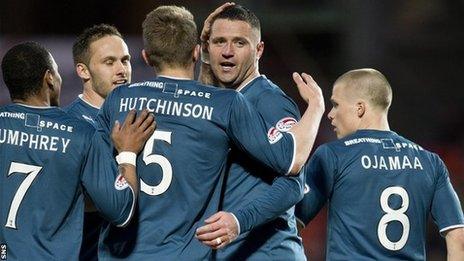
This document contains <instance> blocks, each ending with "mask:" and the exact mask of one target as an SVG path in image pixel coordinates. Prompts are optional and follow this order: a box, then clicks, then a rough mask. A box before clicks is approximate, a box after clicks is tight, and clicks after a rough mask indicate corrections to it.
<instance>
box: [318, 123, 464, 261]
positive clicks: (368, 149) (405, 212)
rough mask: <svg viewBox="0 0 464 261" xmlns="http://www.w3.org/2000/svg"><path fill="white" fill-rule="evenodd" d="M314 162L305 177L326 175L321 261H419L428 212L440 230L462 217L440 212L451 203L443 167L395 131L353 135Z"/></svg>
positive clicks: (323, 150) (329, 146) (329, 147)
mask: <svg viewBox="0 0 464 261" xmlns="http://www.w3.org/2000/svg"><path fill="white" fill-rule="evenodd" d="M314 157H315V158H314V159H312V161H315V162H318V161H321V162H325V163H322V164H313V165H312V166H315V168H316V170H315V169H313V170H312V171H316V172H315V173H317V168H321V169H322V170H324V171H322V172H324V173H325V175H326V176H332V177H331V178H329V179H330V180H331V181H328V182H326V183H325V184H326V185H325V188H322V190H326V193H327V194H328V196H329V198H330V203H329V220H328V222H329V224H328V243H327V259H328V260H345V259H350V260H388V259H391V260H423V259H425V233H426V224H427V217H428V214H429V212H432V215H433V216H434V220H435V222H436V223H437V225H438V227H439V229H440V230H441V231H442V230H444V229H446V228H447V227H449V226H452V225H456V222H457V223H459V222H460V223H462V220H461V221H458V220H459V217H460V216H462V214H461V215H459V214H458V213H456V215H447V214H445V213H444V212H447V211H443V207H442V206H443V205H444V204H458V199H457V197H456V195H455V194H453V193H454V191H453V190H452V188H451V191H450V190H449V187H450V186H451V185H450V184H449V179H448V174H447V171H446V168H445V167H444V164H443V162H442V161H441V160H440V159H439V158H438V156H437V155H435V154H433V153H430V152H428V151H426V150H424V149H423V148H422V147H420V146H418V145H417V144H415V143H413V142H411V141H409V140H407V139H405V138H403V137H401V136H399V135H397V134H396V133H394V132H391V131H375V130H360V131H357V132H356V133H354V134H353V135H350V136H348V137H345V138H344V139H341V140H339V141H335V142H332V143H328V144H326V145H323V146H321V147H320V148H319V149H318V151H317V152H316V153H315V155H314ZM449 198H451V199H452V200H451V202H449V201H450V200H449ZM444 199H446V201H447V202H444ZM453 200H454V202H453ZM453 214H455V213H453Z"/></svg>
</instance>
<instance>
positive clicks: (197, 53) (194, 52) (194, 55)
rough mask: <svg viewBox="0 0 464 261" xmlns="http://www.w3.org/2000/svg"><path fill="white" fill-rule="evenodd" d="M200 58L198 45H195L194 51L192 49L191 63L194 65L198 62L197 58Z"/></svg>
mask: <svg viewBox="0 0 464 261" xmlns="http://www.w3.org/2000/svg"><path fill="white" fill-rule="evenodd" d="M199 57H200V45H199V44H197V45H195V49H193V57H192V58H193V63H196V62H197V61H198V58H199Z"/></svg>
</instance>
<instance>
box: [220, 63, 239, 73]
mask: <svg viewBox="0 0 464 261" xmlns="http://www.w3.org/2000/svg"><path fill="white" fill-rule="evenodd" d="M220 65H221V68H222V70H223V71H225V72H229V71H231V70H232V69H233V68H234V67H235V63H231V62H222V63H220Z"/></svg>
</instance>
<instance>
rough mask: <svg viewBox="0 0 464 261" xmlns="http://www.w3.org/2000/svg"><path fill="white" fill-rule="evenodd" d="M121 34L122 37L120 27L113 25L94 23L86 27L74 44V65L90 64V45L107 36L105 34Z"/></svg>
mask: <svg viewBox="0 0 464 261" xmlns="http://www.w3.org/2000/svg"><path fill="white" fill-rule="evenodd" d="M111 35H115V36H119V37H121V38H122V35H121V33H120V32H119V31H118V29H117V28H116V27H114V26H112V25H108V24H99V25H94V26H92V27H89V28H87V29H85V30H84V31H83V32H82V33H81V34H80V35H79V36H78V37H77V39H76V41H75V42H74V44H73V48H72V53H73V59H74V65H76V64H78V63H83V64H86V65H88V64H89V61H90V53H89V49H90V45H91V44H92V43H93V42H95V41H97V40H99V39H101V38H103V37H105V36H111Z"/></svg>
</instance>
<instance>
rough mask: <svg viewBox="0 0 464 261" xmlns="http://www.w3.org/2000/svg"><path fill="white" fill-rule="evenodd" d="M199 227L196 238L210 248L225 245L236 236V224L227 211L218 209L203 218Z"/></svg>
mask: <svg viewBox="0 0 464 261" xmlns="http://www.w3.org/2000/svg"><path fill="white" fill-rule="evenodd" d="M205 223H206V225H204V226H202V227H199V228H198V229H197V231H196V234H195V236H196V238H197V239H198V240H200V241H201V242H202V243H203V244H205V245H207V246H209V247H211V248H212V249H219V248H222V247H225V246H226V245H228V244H229V243H230V242H232V241H233V240H234V239H236V238H237V236H238V229H239V227H238V224H237V222H236V220H235V218H234V217H233V215H232V214H231V213H229V212H224V211H220V212H218V213H216V214H214V215H212V216H211V217H209V218H208V219H206V220H205Z"/></svg>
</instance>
